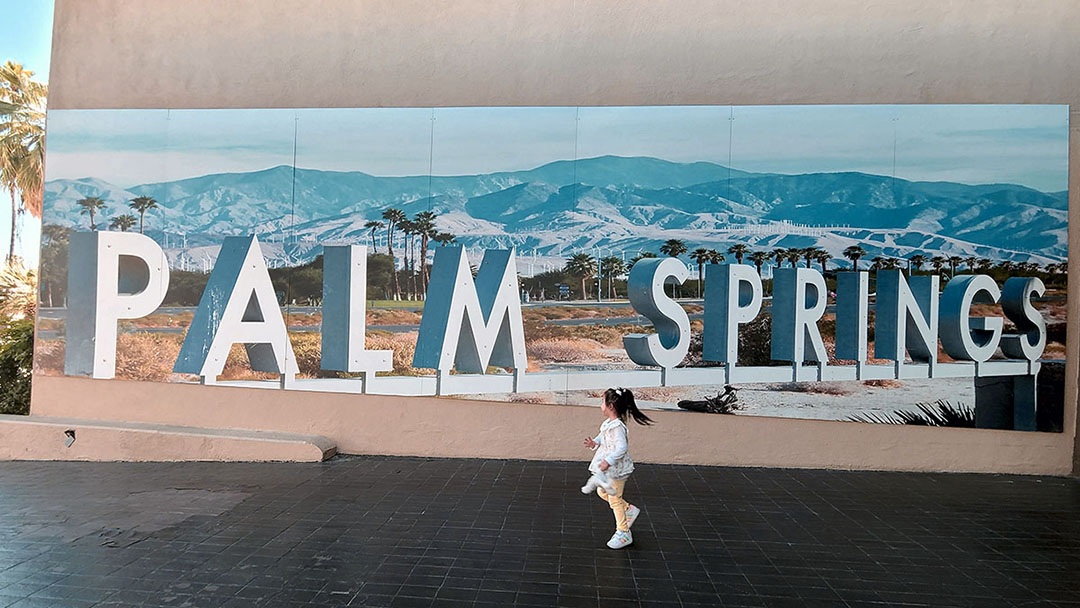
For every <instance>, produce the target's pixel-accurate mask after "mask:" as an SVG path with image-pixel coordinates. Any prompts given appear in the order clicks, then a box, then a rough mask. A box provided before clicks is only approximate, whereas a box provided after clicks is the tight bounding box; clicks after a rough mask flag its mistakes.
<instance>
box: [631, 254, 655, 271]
mask: <svg viewBox="0 0 1080 608" xmlns="http://www.w3.org/2000/svg"><path fill="white" fill-rule="evenodd" d="M655 257H656V254H655V253H653V252H651V251H641V252H638V254H637V255H636V256H634V257H633V258H631V260H630V262H629V263H628V264H627V265H626V271H627V272H629V271H631V270H633V269H634V264H637V263H638V262H640V261H641V260H647V259H649V258H655Z"/></svg>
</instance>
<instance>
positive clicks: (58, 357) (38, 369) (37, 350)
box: [34, 338, 65, 376]
mask: <svg viewBox="0 0 1080 608" xmlns="http://www.w3.org/2000/svg"><path fill="white" fill-rule="evenodd" d="M64 346H65V344H64V341H63V340H42V339H41V338H38V339H36V340H35V341H34V373H35V374H37V373H44V374H48V375H50V376H59V375H62V374H63V373H64Z"/></svg>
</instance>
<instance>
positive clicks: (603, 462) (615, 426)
mask: <svg viewBox="0 0 1080 608" xmlns="http://www.w3.org/2000/svg"><path fill="white" fill-rule="evenodd" d="M600 408H601V411H602V412H603V413H604V415H605V416H607V420H605V421H604V423H603V424H601V425H600V434H599V435H597V436H596V437H586V438H585V447H587V448H590V449H594V450H596V454H594V455H593V459H592V462H591V463H590V464H589V471H591V472H593V473H595V472H597V471H600V472H602V473H604V474H605V475H607V477H608V479H609V480H610V486H611V489H613V490H614V492H613V493H612V492H606V491H605V490H604V489H603V488H598V489H597V490H596V493H597V494H599V495H600V498H603V499H604V500H606V501H607V503H608V505H610V506H611V511H612V512H613V513H614V514H615V534H614V535H613V536H612V537H611V540H609V541H608V543H607V546H608V547H610V548H612V549H622V548H623V547H625V546H627V545H629V544H630V543H632V542H634V537H633V536H632V535H631V534H630V526H632V525H634V520H635V519H637V516H638V514H639V513H640V512H641V510H640V509H638V508H637V507H635V506H634V505H631V504H628V503H627V502H626V501H625V500H623V497H622V495H623V488H624V487H625V486H626V479H627V477H629V476H630V473H632V472H633V471H634V461H633V460H631V459H630V453H629V451H628V447H629V446H628V443H627V436H626V435H627V430H626V416H627V415H628V414H629V415H630V416H631V417H632V418H633V419H634V422H636V423H638V424H652V422H653V421H652V420H651V419H650V418H649V417H648V416H646V415H645V414H643V413H642V412H641V410H639V409H638V407H637V404H636V403H635V402H634V394H633V393H631V392H630V391H629V390H627V389H625V388H609V389H607V390H606V391H604V400H603V402H602V403H601V404H600Z"/></svg>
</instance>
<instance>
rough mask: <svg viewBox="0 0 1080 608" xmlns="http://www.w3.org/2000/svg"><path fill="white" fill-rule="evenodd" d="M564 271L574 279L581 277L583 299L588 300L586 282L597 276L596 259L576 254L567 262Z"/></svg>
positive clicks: (583, 254)
mask: <svg viewBox="0 0 1080 608" xmlns="http://www.w3.org/2000/svg"><path fill="white" fill-rule="evenodd" d="M563 270H564V271H565V272H566V274H568V275H570V276H572V277H581V299H582V300H588V299H589V294H588V292H587V291H585V281H587V280H588V279H591V278H592V277H594V276H596V275H595V272H596V258H594V257H593V256H591V255H589V254H587V253H575V254H574V255H573V257H571V258H570V259H569V260H567V262H566V267H565V268H563Z"/></svg>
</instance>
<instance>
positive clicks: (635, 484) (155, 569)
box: [0, 457, 1080, 608]
mask: <svg viewBox="0 0 1080 608" xmlns="http://www.w3.org/2000/svg"><path fill="white" fill-rule="evenodd" d="M584 471H585V465H584V464H582V463H544V462H520V461H511V462H506V461H479V460H423V459H409V458H366V457H365V458H360V457H348V458H337V459H334V460H332V461H330V462H328V463H323V464H212V463H199V464H127V463H122V464H86V463H10V462H8V463H0V607H5V606H9V605H10V606H18V607H20V608H22V607H24V606H35V607H36V606H64V607H79V606H159V605H160V606H245V607H247V606H312V605H315V606H318V605H324V606H344V605H352V606H358V605H360V606H443V605H446V606H450V605H469V604H474V603H475V604H476V605H489V606H510V605H519V606H568V607H573V606H599V605H603V606H638V605H641V606H680V605H681V606H721V605H722V606H845V605H846V606H870V605H877V606H885V605H888V606H898V605H934V606H943V605H949V606H978V607H984V606H1018V605H1024V606H1080V481H1077V480H1075V479H1061V478H1034V477H1007V476H985V475H925V474H924V475H918V474H902V473H867V472H838V471H796V470H773V469H734V468H710V467H677V466H649V465H640V466H639V467H638V471H637V472H636V473H635V474H634V476H633V477H632V478H631V481H630V483H629V484H628V486H627V497H628V498H629V499H630V500H631V502H634V503H636V504H638V505H640V506H641V507H642V509H643V513H642V516H641V518H640V519H639V520H638V522H637V523H636V524H635V526H634V538H635V543H634V545H633V546H632V547H630V548H628V549H625V550H622V551H611V550H609V549H607V548H605V547H604V542H605V541H606V540H607V538H608V537H609V536H610V534H611V531H612V528H613V524H612V520H611V514H610V511H609V510H608V509H607V507H606V505H605V504H604V503H602V502H601V501H600V500H599V499H598V498H596V497H595V496H592V497H585V496H582V495H581V494H580V493H579V491H578V489H577V488H578V487H579V486H580V485H581V484H582V483H583V482H584Z"/></svg>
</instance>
